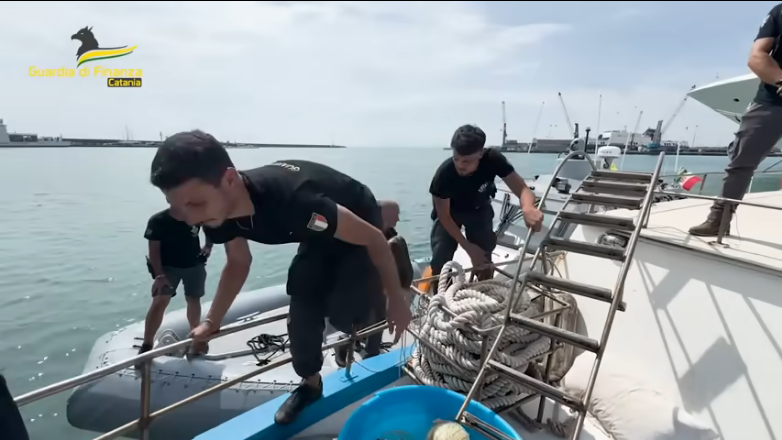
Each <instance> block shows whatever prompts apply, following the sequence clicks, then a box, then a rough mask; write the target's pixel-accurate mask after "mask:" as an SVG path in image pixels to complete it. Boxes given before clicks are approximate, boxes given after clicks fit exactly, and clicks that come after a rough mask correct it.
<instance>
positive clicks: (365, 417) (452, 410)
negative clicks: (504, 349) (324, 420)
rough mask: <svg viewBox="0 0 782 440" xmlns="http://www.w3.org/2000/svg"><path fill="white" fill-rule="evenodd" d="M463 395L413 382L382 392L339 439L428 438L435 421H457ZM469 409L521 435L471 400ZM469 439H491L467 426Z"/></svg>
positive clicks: (507, 431)
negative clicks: (413, 383) (412, 383)
mask: <svg viewBox="0 0 782 440" xmlns="http://www.w3.org/2000/svg"><path fill="white" fill-rule="evenodd" d="M462 403H464V396H463V395H461V394H458V393H455V392H453V391H449V390H446V389H443V388H436V387H427V386H419V385H410V386H404V387H398V388H391V389H388V390H384V391H380V392H379V393H377V394H376V395H375V396H374V397H372V398H370V399H369V400H367V401H366V402H364V404H363V405H361V406H360V407H359V408H358V409H357V410H356V411H355V412H354V413H353V414H352V415H351V416H350V418H349V419H348V420H347V422H345V425H344V426H343V427H342V432H340V433H339V438H338V440H426V435H427V434H428V433H429V430H430V429H432V426H434V421H435V420H437V419H440V420H454V419H455V417H456V413H457V412H459V408H460V407H461V406H462ZM467 412H469V413H470V414H472V415H474V416H475V417H477V418H479V419H480V420H481V421H483V422H484V423H486V424H488V425H491V426H493V427H494V428H496V429H497V430H499V431H502V432H503V433H505V434H506V435H508V437H510V438H512V439H516V440H521V437H520V436H519V435H518V434H517V433H516V431H514V430H513V428H511V426H510V425H509V424H508V423H507V422H506V421H505V420H503V419H502V417H500V416H498V415H497V414H495V413H493V412H492V411H491V410H490V409H489V408H487V407H485V406H484V405H481V404H480V403H478V402H475V401H472V402H470V405H469V406H468V407H467ZM467 432H468V433H469V434H470V440H489V439H488V438H487V437H486V436H484V435H482V434H479V433H477V432H475V431H473V430H472V429H467Z"/></svg>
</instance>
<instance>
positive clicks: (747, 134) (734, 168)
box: [690, 4, 782, 237]
mask: <svg viewBox="0 0 782 440" xmlns="http://www.w3.org/2000/svg"><path fill="white" fill-rule="evenodd" d="M781 37H782V4H779V5H777V6H774V8H773V9H771V12H769V13H768V15H767V16H766V18H764V19H763V24H761V26H760V30H759V31H758V34H757V36H756V37H755V43H754V44H753V45H752V52H751V53H750V57H749V63H748V65H749V68H750V69H751V70H752V71H753V72H754V73H755V75H757V76H758V78H760V86H759V87H758V92H757V94H756V95H755V99H754V100H753V102H752V103H751V104H750V105H749V107H748V108H747V111H746V112H745V113H744V116H743V117H742V118H741V122H740V124H739V129H738V131H737V132H736V138H735V139H734V140H733V142H732V143H731V147H732V148H729V150H730V164H728V167H727V168H726V169H725V173H726V176H725V180H724V183H723V185H722V197H725V198H728V199H737V200H741V199H743V198H744V195H745V194H746V193H747V191H748V190H749V185H750V182H751V181H752V176H753V174H754V173H755V170H756V169H757V167H758V165H760V162H762V161H763V159H765V158H766V156H767V155H768V153H769V152H771V149H772V148H774V146H775V145H776V144H777V143H778V142H779V140H780V139H782V69H780V65H782V48H780V38H781ZM735 210H736V205H732V206H731V212H730V213H729V217H728V222H730V220H731V218H732V216H733V213H734V212H735ZM723 212H724V203H722V202H715V203H714V204H713V205H712V207H711V212H710V213H709V216H708V217H707V219H706V221H705V222H703V223H702V224H700V225H698V226H694V227H692V228H690V234H692V235H696V236H702V237H712V236H716V235H717V234H718V232H719V229H720V223H721V219H722V216H723ZM726 230H727V231H730V223H728V228H727V229H726Z"/></svg>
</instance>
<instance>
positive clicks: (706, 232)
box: [689, 214, 730, 237]
mask: <svg viewBox="0 0 782 440" xmlns="http://www.w3.org/2000/svg"><path fill="white" fill-rule="evenodd" d="M721 220H722V215H721V214H720V216H719V218H717V219H714V218H712V217H709V218H707V219H706V221H705V222H703V223H701V224H699V225H698V226H693V227H691V228H690V231H689V232H690V235H694V236H696V237H716V236H717V235H719V232H720V221H721ZM725 235H730V218H728V227H727V228H726V229H725Z"/></svg>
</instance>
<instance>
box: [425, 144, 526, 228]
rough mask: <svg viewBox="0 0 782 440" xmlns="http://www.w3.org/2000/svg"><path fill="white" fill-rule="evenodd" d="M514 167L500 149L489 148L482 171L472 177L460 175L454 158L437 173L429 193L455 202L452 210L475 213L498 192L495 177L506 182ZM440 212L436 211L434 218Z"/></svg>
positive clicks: (482, 164) (479, 166) (483, 160)
mask: <svg viewBox="0 0 782 440" xmlns="http://www.w3.org/2000/svg"><path fill="white" fill-rule="evenodd" d="M513 171H514V170H513V165H511V164H510V163H509V162H508V159H506V158H505V156H504V155H503V154H502V153H501V152H500V151H499V150H497V149H496V148H487V149H486V150H485V152H484V154H483V157H481V161H480V162H479V163H478V168H477V169H476V170H475V172H474V173H472V174H470V175H469V176H460V175H459V174H458V173H457V172H456V166H455V165H454V163H453V160H452V159H451V158H448V159H446V160H445V161H444V162H443V163H442V165H440V167H439V168H437V171H436V172H435V173H434V177H433V178H432V183H431V185H430V186H429V193H431V194H432V195H433V196H435V197H438V198H441V199H450V200H451V211H453V212H457V211H473V210H475V209H478V208H480V207H481V206H482V205H485V204H487V203H490V200H491V198H492V197H494V195H495V194H496V193H497V187H496V186H495V185H494V178H495V177H499V178H501V179H504V178H505V177H507V176H508V175H509V174H510V173H512V172H513ZM436 218H437V212H436V210H435V209H432V219H433V220H434V219H436Z"/></svg>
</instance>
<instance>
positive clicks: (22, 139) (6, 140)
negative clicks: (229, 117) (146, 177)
mask: <svg viewBox="0 0 782 440" xmlns="http://www.w3.org/2000/svg"><path fill="white" fill-rule="evenodd" d="M126 132H127V130H126ZM160 139H161V140H159V141H144V140H131V139H130V136H129V135H128V134H127V133H126V139H124V140H122V139H94V138H67V137H63V136H62V135H60V136H56V137H47V136H39V135H38V134H35V133H14V132H9V131H8V127H7V125H6V124H5V123H4V122H3V120H2V119H0V149H5V148H158V147H159V146H160V145H162V143H163V142H162V140H163V135H162V133H161V135H160ZM223 146H225V148H232V149H233V148H243V149H254V148H346V147H345V146H343V145H334V144H328V145H327V144H280V143H253V142H223Z"/></svg>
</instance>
